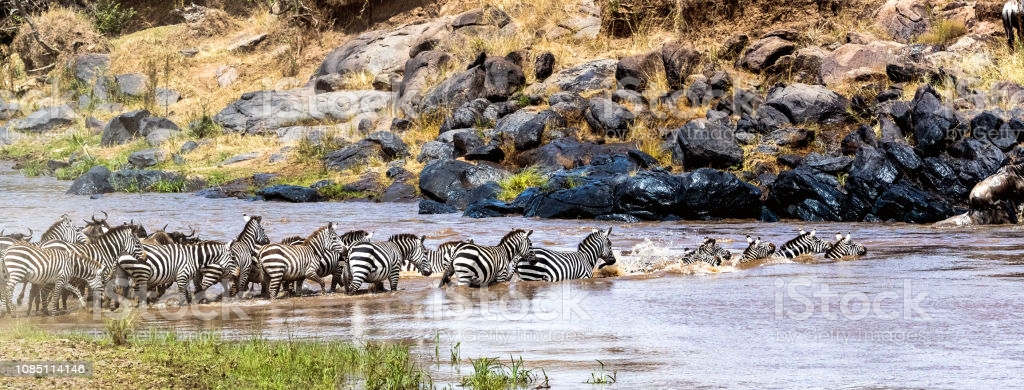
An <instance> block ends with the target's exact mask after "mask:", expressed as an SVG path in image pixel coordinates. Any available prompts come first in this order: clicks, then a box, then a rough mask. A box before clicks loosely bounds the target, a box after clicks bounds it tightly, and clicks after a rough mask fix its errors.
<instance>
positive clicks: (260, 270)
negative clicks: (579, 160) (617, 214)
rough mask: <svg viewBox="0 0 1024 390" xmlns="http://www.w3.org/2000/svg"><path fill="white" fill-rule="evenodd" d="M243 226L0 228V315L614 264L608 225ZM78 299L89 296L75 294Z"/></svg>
mask: <svg viewBox="0 0 1024 390" xmlns="http://www.w3.org/2000/svg"><path fill="white" fill-rule="evenodd" d="M104 215H105V213H104ZM243 220H244V226H243V227H242V230H241V232H240V233H239V234H238V236H237V237H236V238H235V239H233V240H230V241H227V242H224V241H204V240H200V239H198V238H197V237H195V231H194V230H193V231H192V232H191V233H190V234H184V233H181V232H166V231H165V229H166V226H165V227H164V229H162V230H160V231H157V232H155V233H152V234H149V233H147V232H146V230H145V228H144V227H142V226H141V225H139V224H136V223H135V222H134V221H132V222H126V223H124V224H122V225H118V226H114V227H111V226H110V225H109V224H108V223H107V222H106V217H104V218H102V219H99V218H96V217H95V216H94V217H93V218H92V220H91V221H88V220H87V221H85V222H86V226H85V227H83V228H79V227H77V226H75V225H74V224H73V223H72V221H71V219H70V217H68V216H67V215H63V216H62V217H61V218H60V219H59V220H58V221H57V222H56V223H54V224H53V225H52V226H51V227H50V228H49V229H47V230H46V231H45V232H44V233H43V234H42V235H41V237H40V240H39V241H35V242H33V240H32V236H33V233H32V232H31V230H30V231H29V234H27V235H24V234H8V235H5V234H4V233H3V232H0V282H2V283H0V293H2V294H0V296H2V299H3V304H4V305H5V306H4V308H5V309H6V311H5V312H3V313H0V314H3V315H6V314H7V313H11V311H12V306H13V292H14V291H15V287H16V286H17V285H18V284H23V285H24V287H23V288H22V289H21V295H20V296H19V297H18V300H17V304H18V305H20V304H21V302H22V299H23V298H24V295H25V291H26V290H29V291H30V293H29V304H28V307H29V308H28V310H29V311H28V313H29V314H31V312H32V308H33V305H35V308H36V311H43V312H46V313H51V310H50V309H51V308H52V307H53V308H57V309H59V308H60V305H61V303H63V305H64V307H65V308H66V307H67V299H68V298H69V297H70V296H71V295H74V296H76V297H77V298H78V299H79V301H80V302H81V304H82V305H83V306H85V305H86V297H89V298H91V299H92V302H93V305H94V306H93V309H94V310H97V309H99V308H100V307H101V305H102V306H105V307H109V308H112V309H113V308H116V307H117V306H118V305H119V304H121V302H122V299H121V298H125V299H132V298H134V300H135V301H136V303H137V304H138V305H139V306H140V307H141V306H145V305H147V304H149V303H150V302H151V301H152V300H154V299H157V298H159V297H161V296H163V295H164V293H165V292H166V290H167V289H168V288H171V287H176V289H177V291H178V294H179V296H178V302H179V303H180V304H185V303H191V302H192V300H193V296H192V292H191V291H190V290H189V284H190V283H191V284H193V288H194V289H195V292H196V294H199V293H200V292H204V291H205V290H207V289H208V288H210V287H211V286H213V285H214V284H217V283H221V284H222V285H223V288H224V294H225V296H228V297H237V298H242V297H251V296H253V295H252V293H253V291H254V285H259V286H260V290H259V291H260V294H261V295H260V296H262V297H265V298H268V299H274V298H276V297H277V296H278V295H279V294H280V293H282V289H283V290H287V291H288V292H289V293H291V294H295V293H296V292H301V286H302V284H303V283H304V282H305V281H306V280H310V281H312V282H315V283H317V284H319V285H320V294H321V295H322V294H324V293H325V292H326V291H327V288H326V287H327V286H326V285H325V282H324V280H325V279H326V278H327V277H328V276H329V277H330V279H331V286H330V290H331V291H337V287H338V286H339V285H340V286H342V287H343V288H344V289H345V292H346V293H349V294H351V293H354V292H356V291H358V290H359V289H361V288H362V287H363V286H370V287H372V288H373V289H375V290H377V291H382V290H383V289H384V282H388V284H389V286H388V287H389V290H390V291H397V288H398V279H399V274H400V272H401V271H414V272H415V271H418V272H419V273H420V274H422V275H424V276H430V275H432V274H440V275H442V277H441V284H440V286H442V287H443V286H447V285H454V286H459V285H468V286H470V287H482V286H488V285H491V284H494V283H502V282H508V281H511V280H512V279H513V277H514V276H516V275H518V276H519V278H520V279H521V280H525V281H548V282H555V281H562V280H570V279H582V278H590V277H592V276H593V273H594V270H595V268H597V269H599V268H602V267H605V266H609V265H612V264H615V262H616V259H615V256H614V255H613V253H612V243H611V239H610V236H611V233H612V229H611V228H608V229H607V230H594V231H593V232H592V233H590V234H589V235H588V236H586V237H585V238H584V239H583V241H582V242H580V244H579V246H578V249H577V250H576V251H572V252H565V251H555V250H549V249H544V248H536V247H534V246H533V245H532V243H531V241H530V235H531V234H532V233H533V231H532V230H523V229H515V230H512V231H511V232H509V233H508V234H506V235H505V236H504V237H502V238H501V240H499V242H498V244H497V245H496V246H485V245H479V244H476V243H474V242H473V240H462V241H449V242H445V243H443V244H440V245H439V247H438V249H437V250H431V249H427V248H426V247H425V245H424V241H425V236H417V235H414V234H396V235H393V236H391V237H389V238H388V239H387V240H384V241H379V240H374V239H373V233H371V232H367V231H364V230H355V231H349V232H346V233H343V234H338V232H337V230H336V229H337V227H338V226H337V225H335V224H334V223H328V224H326V225H325V226H323V227H321V228H319V229H317V230H315V231H314V232H313V233H311V234H310V235H309V236H307V237H299V236H295V237H288V238H285V239H284V240H281V241H280V242H278V243H271V242H270V240H269V238H268V237H267V234H266V232H265V231H264V229H263V225H262V218H261V217H260V216H248V215H243ZM747 241H748V247H747V249H746V250H745V251H744V252H743V254H742V256H741V258H740V259H739V262H748V261H753V260H759V259H765V258H770V257H785V258H794V257H796V256H799V255H802V254H814V253H824V254H825V256H826V257H827V258H840V257H845V256H861V255H864V254H865V253H866V252H867V250H866V249H865V248H864V247H863V246H862V245H860V244H858V243H856V242H854V241H852V240H851V239H850V235H849V234H847V235H846V236H845V237H843V236H841V235H839V234H838V233H837V234H836V242H834V243H829V242H827V241H824V240H822V239H820V238H818V237H817V236H816V233H815V232H814V231H811V232H805V231H803V230H801V231H800V234H799V236H797V237H796V238H794V239H792V240H790V241H788V242H786V243H785V244H783V245H782V246H781V247H779V249H778V250H777V251H776V248H775V245H774V244H771V243H767V242H764V241H761V240H760V238H758V239H756V240H755V239H752V238H751V237H750V236H747ZM731 258H732V255H731V254H730V253H729V251H727V250H725V249H723V248H721V247H720V246H718V245H717V244H716V241H715V240H714V239H711V238H705V239H704V242H703V243H702V244H701V245H700V246H699V247H698V248H697V249H695V250H692V251H690V250H687V251H686V252H685V253H684V255H683V257H682V262H684V263H686V264H691V263H696V262H704V263H707V264H710V265H712V266H718V265H721V264H722V263H723V261H729V260H730V259H731ZM85 291H89V292H90V294H89V295H86V296H83V293H84V292H85ZM44 297H45V299H44ZM115 298H116V299H115ZM129 302H130V301H129ZM40 306H41V307H40Z"/></svg>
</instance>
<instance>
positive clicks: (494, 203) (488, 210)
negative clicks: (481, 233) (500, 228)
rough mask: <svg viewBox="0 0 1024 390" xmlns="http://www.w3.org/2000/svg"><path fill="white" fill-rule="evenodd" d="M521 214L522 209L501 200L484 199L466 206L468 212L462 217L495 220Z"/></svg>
mask: <svg viewBox="0 0 1024 390" xmlns="http://www.w3.org/2000/svg"><path fill="white" fill-rule="evenodd" d="M520 213H522V209H519V208H516V207H513V206H512V205H509V204H508V203H505V202H502V201H500V200H497V199H482V200H479V201H476V202H473V203H471V204H470V205H469V206H466V211H465V212H464V213H462V216H463V217H469V218H495V217H504V216H506V215H509V214H520Z"/></svg>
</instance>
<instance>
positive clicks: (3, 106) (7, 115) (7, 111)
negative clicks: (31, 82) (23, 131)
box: [0, 96, 21, 121]
mask: <svg viewBox="0 0 1024 390" xmlns="http://www.w3.org/2000/svg"><path fill="white" fill-rule="evenodd" d="M18 114H21V105H20V104H18V103H17V102H9V101H6V100H4V98H3V97H2V96H0V121H3V120H8V119H11V118H14V117H15V116H18Z"/></svg>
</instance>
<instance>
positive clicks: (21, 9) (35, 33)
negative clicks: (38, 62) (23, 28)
mask: <svg viewBox="0 0 1024 390" xmlns="http://www.w3.org/2000/svg"><path fill="white" fill-rule="evenodd" d="M11 1H12V2H13V3H14V6H15V8H14V9H12V10H11V15H14V13H19V14H21V17H22V18H24V19H25V23H27V24H28V27H29V29H30V30H31V32H32V38H33V39H35V41H36V43H39V46H40V47H42V48H43V49H45V50H46V51H47V52H48V53H49V54H51V55H52V56H53V58H54V61H56V59H57V56H58V55H59V54H60V52H58V51H57V50H54V48H53V47H52V46H50V45H48V44H47V43H46V42H43V38H42V37H40V36H39V30H37V29H36V25H35V24H34V23H32V18H31V17H30V16H29V13H28V12H27V11H26V8H25V5H24V4H23V0H11ZM51 67H53V64H52V63H51V64H49V65H47V66H43V67H41V68H38V69H33V70H31V71H30V72H36V71H40V70H45V69H49V68H51Z"/></svg>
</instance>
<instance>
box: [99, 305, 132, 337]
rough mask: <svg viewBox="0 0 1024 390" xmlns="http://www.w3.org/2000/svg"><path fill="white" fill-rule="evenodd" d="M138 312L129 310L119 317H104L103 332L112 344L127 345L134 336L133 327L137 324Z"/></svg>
mask: <svg viewBox="0 0 1024 390" xmlns="http://www.w3.org/2000/svg"><path fill="white" fill-rule="evenodd" d="M138 320H139V316H138V312H136V311H134V310H129V311H127V312H125V313H123V315H122V316H121V318H105V319H104V320H103V334H104V335H106V336H107V338H109V339H110V342H111V343H113V344H114V345H128V344H130V343H131V341H132V337H134V336H135V328H136V326H137V325H138Z"/></svg>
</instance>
